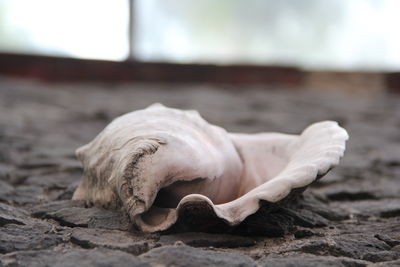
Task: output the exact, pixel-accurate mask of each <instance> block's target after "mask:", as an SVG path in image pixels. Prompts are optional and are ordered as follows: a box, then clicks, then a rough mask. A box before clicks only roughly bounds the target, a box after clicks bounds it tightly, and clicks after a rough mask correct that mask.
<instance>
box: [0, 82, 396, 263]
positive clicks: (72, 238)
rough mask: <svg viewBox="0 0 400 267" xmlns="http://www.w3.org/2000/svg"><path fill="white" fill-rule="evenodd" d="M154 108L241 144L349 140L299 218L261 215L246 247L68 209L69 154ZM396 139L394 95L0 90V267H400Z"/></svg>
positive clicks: (241, 241) (300, 206) (201, 89)
mask: <svg viewBox="0 0 400 267" xmlns="http://www.w3.org/2000/svg"><path fill="white" fill-rule="evenodd" d="M153 102H162V103H164V104H166V105H169V106H173V107H178V108H191V109H198V110H199V111H200V113H201V114H202V115H203V116H204V117H205V118H206V119H207V120H209V121H210V122H212V123H214V124H218V125H221V126H223V127H225V128H226V129H228V130H229V131H238V132H249V133H252V132H258V131H279V132H288V133H299V132H300V131H301V130H302V129H303V128H305V127H306V126H307V125H308V124H310V123H313V122H316V121H320V120H326V119H331V120H337V121H339V122H340V124H341V125H342V126H344V127H345V128H346V129H347V130H348V132H349V134H350V140H349V142H348V143H347V144H348V146H347V147H348V148H347V151H346V154H345V157H344V158H343V159H342V161H341V164H340V165H339V166H338V167H336V168H335V169H334V170H332V171H331V172H330V173H329V174H328V175H327V176H325V177H324V178H322V179H321V180H320V181H319V182H318V183H315V184H313V185H312V186H311V187H309V188H308V189H307V190H306V192H305V193H304V195H303V196H304V197H303V199H301V200H300V201H298V202H296V203H295V204H296V207H294V206H292V207H287V208H282V209H281V210H279V211H278V212H276V213H274V214H273V215H271V216H269V215H265V216H263V215H262V214H261V216H258V217H256V219H255V220H253V223H252V224H249V225H248V227H247V228H246V229H245V231H244V232H242V235H232V234H227V233H225V234H215V233H214V234H210V233H207V234H206V233H194V232H186V233H173V232H170V233H162V234H158V233H157V234H141V233H137V232H134V231H132V229H131V227H130V226H129V222H128V220H127V219H126V217H125V216H124V215H123V214H122V213H120V212H118V211H109V210H108V211H107V210H102V209H99V208H95V207H85V206H84V205H83V203H81V202H77V201H71V200H70V199H71V195H72V192H73V191H74V189H75V188H76V187H77V185H78V183H79V180H80V176H81V172H82V169H81V166H80V164H79V162H78V161H77V160H76V158H75V156H74V150H75V149H76V148H77V147H79V146H81V145H82V144H85V143H86V142H88V141H89V140H91V139H92V138H93V137H94V136H95V135H96V134H97V133H98V132H99V131H100V130H101V129H102V128H103V127H104V126H105V125H106V124H107V123H108V122H110V120H111V119H112V118H114V117H115V116H118V115H120V114H123V113H125V112H128V111H131V110H134V109H140V108H143V107H145V106H147V105H149V104H151V103H153ZM399 129H400V97H399V96H396V95H386V96H384V95H380V96H374V97H361V96H354V95H333V94H327V93H325V94H321V93H316V92H308V91H301V90H292V91H285V90H268V89H266V88H250V89H249V88H234V87H229V88H228V87H227V88H213V87H212V86H205V85H202V86H200V85H191V86H189V85H187V86H171V85H168V86H167V85H161V84H159V85H129V84H114V85H110V84H108V85H103V84H74V85H67V84H42V83H38V82H33V81H18V80H10V79H5V78H2V79H0V266H164V265H166V266H170V265H173V266H185V267H188V266H207V265H208V266H398V265H400V181H399V179H400V146H399V145H400V131H399ZM271 218H274V219H271ZM254 229H256V230H254ZM246 233H247V234H246Z"/></svg>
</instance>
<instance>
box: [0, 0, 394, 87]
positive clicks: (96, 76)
mask: <svg viewBox="0 0 400 267" xmlns="http://www.w3.org/2000/svg"><path fill="white" fill-rule="evenodd" d="M398 10H400V2H399V1H396V0H328V1H318V0H308V1H296V0H282V1H273V0H249V1H240V0H221V1H212V0H203V1H196V0H186V1H182V0H164V1H160V0H113V1H111V0H84V1H78V0H68V1H67V0H37V1H29V0H0V74H1V73H3V74H11V75H23V76H28V77H35V78H41V79H45V80H68V81H69V80H103V81H107V80H112V81H121V80H130V81H135V80H137V81H161V82H211V83H215V82H216V83H251V84H254V83H256V84H267V85H277V86H280V85H282V86H284V87H307V88H322V87H323V88H327V89H329V90H344V91H354V92H357V93H363V92H381V91H386V90H394V91H396V90H398V87H400V86H399V84H400V81H399V80H400V78H399V75H398V74H397V72H398V71H400V53H399V52H398V47H400V35H399V34H398V26H400V16H398V14H397V13H398ZM55 66H57V67H55ZM83 70H84V71H83Z"/></svg>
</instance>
